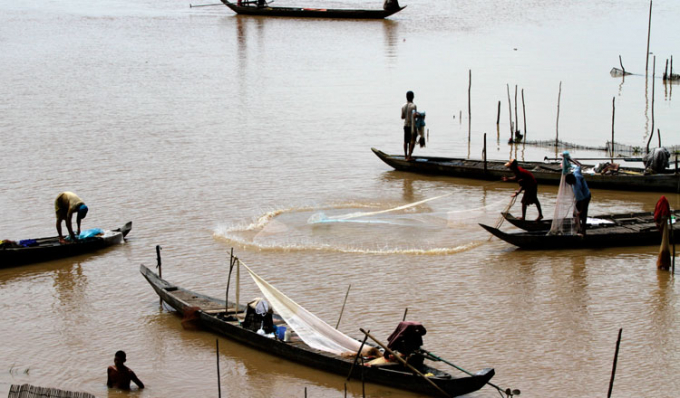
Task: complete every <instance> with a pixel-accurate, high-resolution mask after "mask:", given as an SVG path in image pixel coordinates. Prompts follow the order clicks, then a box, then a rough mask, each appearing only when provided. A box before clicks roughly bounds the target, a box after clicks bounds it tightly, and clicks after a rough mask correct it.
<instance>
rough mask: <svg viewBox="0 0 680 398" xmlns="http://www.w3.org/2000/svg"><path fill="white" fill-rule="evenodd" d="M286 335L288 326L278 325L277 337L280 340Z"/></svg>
mask: <svg viewBox="0 0 680 398" xmlns="http://www.w3.org/2000/svg"><path fill="white" fill-rule="evenodd" d="M285 335H286V327H285V326H277V327H276V337H278V338H279V340H283V337H284V336H285Z"/></svg>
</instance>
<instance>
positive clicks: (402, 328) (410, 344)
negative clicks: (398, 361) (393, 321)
mask: <svg viewBox="0 0 680 398" xmlns="http://www.w3.org/2000/svg"><path fill="white" fill-rule="evenodd" d="M425 333H427V331H426V330H425V326H423V325H422V324H421V323H420V322H410V321H405V322H399V325H398V326H397V328H396V329H395V330H394V332H392V334H391V335H390V337H388V338H387V348H389V349H390V350H398V351H401V352H402V354H406V353H409V352H411V351H412V350H414V349H418V348H420V346H421V345H423V338H422V336H424V335H425ZM405 351H407V352H405Z"/></svg>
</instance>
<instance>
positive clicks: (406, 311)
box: [401, 307, 408, 322]
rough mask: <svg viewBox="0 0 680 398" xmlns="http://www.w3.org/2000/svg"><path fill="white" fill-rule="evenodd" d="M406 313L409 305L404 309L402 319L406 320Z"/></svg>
mask: <svg viewBox="0 0 680 398" xmlns="http://www.w3.org/2000/svg"><path fill="white" fill-rule="evenodd" d="M406 314H408V307H406V309H405V310H404V317H403V318H401V321H402V322H404V321H405V320H406Z"/></svg>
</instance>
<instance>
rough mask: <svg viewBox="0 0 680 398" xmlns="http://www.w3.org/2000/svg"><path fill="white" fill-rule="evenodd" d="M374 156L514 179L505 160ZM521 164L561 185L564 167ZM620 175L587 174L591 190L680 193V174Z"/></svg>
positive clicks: (432, 169) (397, 164)
mask: <svg viewBox="0 0 680 398" xmlns="http://www.w3.org/2000/svg"><path fill="white" fill-rule="evenodd" d="M371 150H372V151H373V153H375V154H376V156H378V158H380V159H381V160H382V161H383V162H385V163H386V164H388V165H389V166H391V167H393V168H394V169H395V170H399V171H405V172H410V173H420V174H431V175H445V176H450V177H461V178H472V179H476V180H488V181H498V180H500V179H501V178H503V177H511V176H512V173H511V172H510V170H509V169H508V168H507V167H505V161H502V160H487V161H486V162H484V161H483V160H469V159H462V158H443V157H431V156H415V157H414V160H412V161H407V160H405V159H404V157H403V156H400V155H388V154H386V153H384V152H382V151H380V150H378V149H375V148H371ZM519 165H520V166H521V167H523V168H525V169H527V170H529V171H531V173H532V174H533V175H534V177H535V178H536V180H537V181H538V182H539V184H547V185H559V183H560V178H561V170H562V168H561V166H560V165H559V164H548V163H543V162H519ZM619 170H620V171H619V174H615V175H602V174H584V177H585V179H586V181H587V182H588V187H590V188H598V189H610V190H621V191H650V192H680V174H677V173H675V172H671V171H668V172H665V173H661V174H648V175H645V174H643V173H642V170H640V169H631V168H624V167H621V168H620V169H619Z"/></svg>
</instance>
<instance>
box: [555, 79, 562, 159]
mask: <svg viewBox="0 0 680 398" xmlns="http://www.w3.org/2000/svg"><path fill="white" fill-rule="evenodd" d="M561 98H562V82H560V90H559V92H558V93H557V121H556V123H555V151H556V152H557V143H558V142H559V140H560V99H561Z"/></svg>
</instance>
